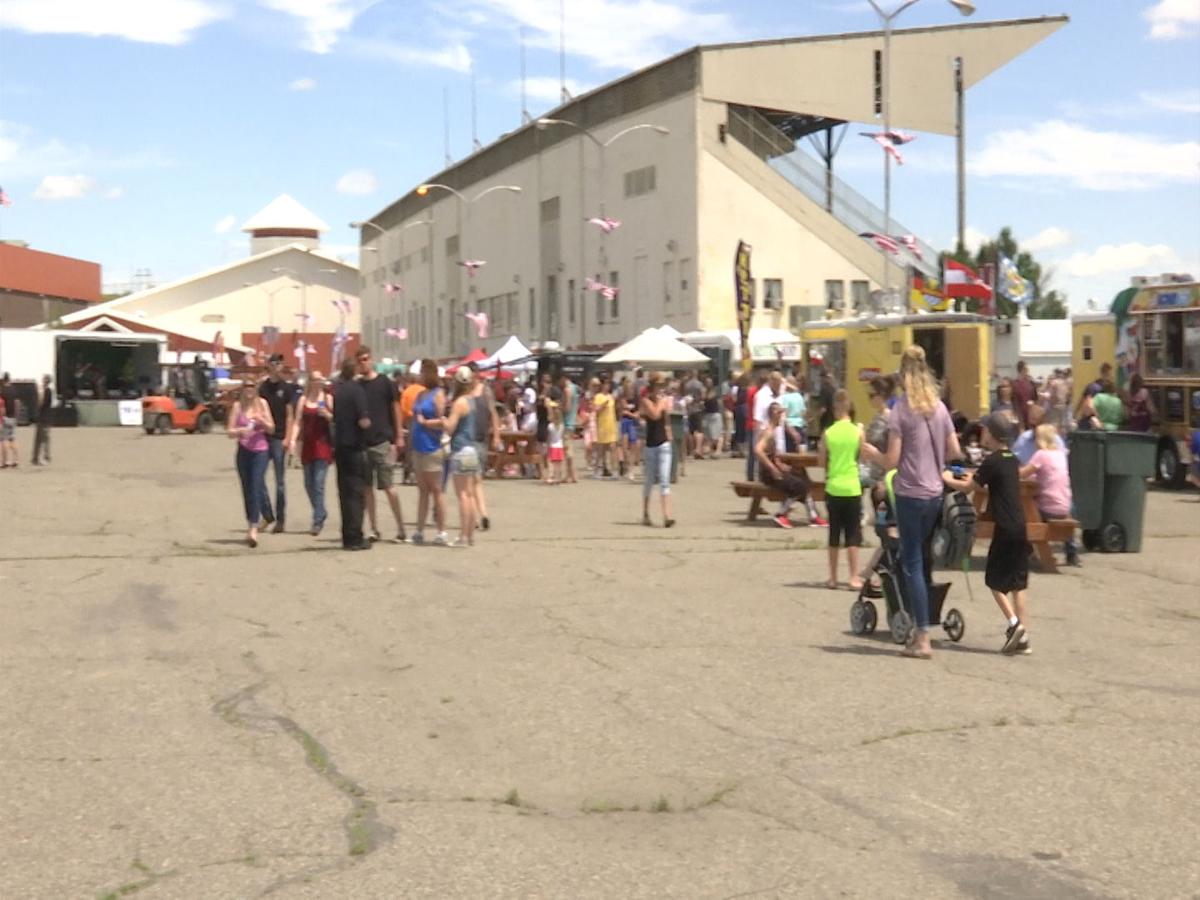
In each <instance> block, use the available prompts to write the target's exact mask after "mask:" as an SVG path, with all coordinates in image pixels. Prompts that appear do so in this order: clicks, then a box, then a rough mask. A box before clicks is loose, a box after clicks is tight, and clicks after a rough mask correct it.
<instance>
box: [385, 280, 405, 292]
mask: <svg viewBox="0 0 1200 900" xmlns="http://www.w3.org/2000/svg"><path fill="white" fill-rule="evenodd" d="M383 292H384V293H385V294H402V293H404V285H402V284H392V283H391V282H390V281H389V282H388V283H387V284H385V285H384V286H383Z"/></svg>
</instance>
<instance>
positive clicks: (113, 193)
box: [104, 187, 125, 200]
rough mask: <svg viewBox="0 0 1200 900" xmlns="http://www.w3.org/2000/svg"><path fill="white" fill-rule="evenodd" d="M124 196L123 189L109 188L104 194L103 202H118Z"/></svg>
mask: <svg viewBox="0 0 1200 900" xmlns="http://www.w3.org/2000/svg"><path fill="white" fill-rule="evenodd" d="M124 196H125V188H123V187H110V188H109V189H108V190H107V191H105V192H104V199H105V200H120V199H121V198H122V197H124Z"/></svg>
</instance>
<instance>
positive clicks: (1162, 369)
mask: <svg viewBox="0 0 1200 900" xmlns="http://www.w3.org/2000/svg"><path fill="white" fill-rule="evenodd" d="M1143 322H1144V325H1143V327H1144V328H1145V338H1144V340H1145V344H1146V374H1147V375H1151V376H1155V375H1158V376H1174V375H1183V374H1184V373H1188V372H1200V312H1193V311H1187V312H1183V311H1181V312H1160V313H1147V314H1145V315H1144V316H1143Z"/></svg>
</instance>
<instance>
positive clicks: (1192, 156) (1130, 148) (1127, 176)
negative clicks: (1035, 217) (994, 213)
mask: <svg viewBox="0 0 1200 900" xmlns="http://www.w3.org/2000/svg"><path fill="white" fill-rule="evenodd" d="M969 168H970V172H971V174H972V175H981V176H984V177H988V176H1016V177H1021V178H1055V179H1062V180H1066V181H1068V182H1070V183H1071V184H1073V185H1074V186H1075V187H1080V188H1085V189H1088V190H1098V191H1112V190H1138V189H1143V188H1149V187H1156V186H1159V185H1162V184H1166V183H1169V182H1195V181H1196V180H1197V179H1200V141H1179V142H1174V143H1172V142H1168V141H1164V140H1162V139H1160V138H1157V137H1153V136H1149V135H1138V134H1129V133H1124V132H1115V131H1096V130H1094V129H1090V128H1087V127H1085V126H1083V125H1078V124H1074V123H1069V122H1061V121H1057V120H1052V121H1048V122H1039V123H1037V124H1036V125H1033V126H1031V127H1029V128H1018V129H1013V130H1010V131H1002V132H996V133H993V134H990V135H988V136H987V139H986V140H985V142H984V147H983V150H981V151H980V152H979V153H978V154H977V155H976V156H975V157H974V158H973V159H972V160H971V163H970V167H969Z"/></svg>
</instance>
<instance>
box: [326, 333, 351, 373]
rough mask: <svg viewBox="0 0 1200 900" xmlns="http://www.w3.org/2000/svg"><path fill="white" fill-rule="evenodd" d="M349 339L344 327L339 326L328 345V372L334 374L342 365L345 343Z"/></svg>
mask: <svg viewBox="0 0 1200 900" xmlns="http://www.w3.org/2000/svg"><path fill="white" fill-rule="evenodd" d="M349 339H350V338H349V337H348V336H347V335H346V327H345V326H344V325H339V326H338V327H337V331H335V332H334V333H333V342H332V344H331V345H330V351H329V371H330V372H336V371H337V370H338V367H339V366H341V364H342V355H343V351H344V350H345V349H346V342H347V341H348V340H349Z"/></svg>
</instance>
